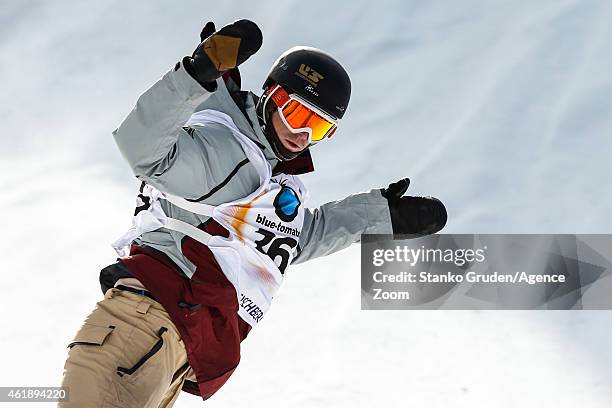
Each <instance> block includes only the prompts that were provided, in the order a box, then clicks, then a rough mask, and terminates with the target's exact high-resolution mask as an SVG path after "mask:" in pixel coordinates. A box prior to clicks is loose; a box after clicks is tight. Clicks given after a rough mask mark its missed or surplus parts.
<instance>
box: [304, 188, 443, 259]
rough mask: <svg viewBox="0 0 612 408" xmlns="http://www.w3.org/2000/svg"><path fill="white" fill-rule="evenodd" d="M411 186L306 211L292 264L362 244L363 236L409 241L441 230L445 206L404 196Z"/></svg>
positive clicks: (368, 194) (359, 195)
mask: <svg viewBox="0 0 612 408" xmlns="http://www.w3.org/2000/svg"><path fill="white" fill-rule="evenodd" d="M409 184H410V180H409V179H402V180H400V181H398V182H396V183H392V184H391V185H389V187H387V188H385V189H375V190H371V191H370V192H367V193H359V194H353V195H350V196H348V197H347V198H345V199H343V200H339V201H334V202H330V203H326V204H323V205H322V206H320V207H318V208H314V209H310V208H307V209H306V214H305V218H304V225H303V227H302V234H301V235H300V241H299V243H298V254H297V255H296V256H295V257H294V258H293V262H292V263H296V264H297V263H301V262H304V261H307V260H309V259H313V258H318V257H320V256H325V255H329V254H332V253H334V252H336V251H339V250H341V249H344V248H346V247H348V246H349V245H351V244H352V243H354V242H359V241H360V239H361V235H362V234H394V235H401V236H404V237H407V238H410V237H419V236H425V235H429V234H434V233H436V232H438V231H440V230H441V229H442V228H444V225H446V220H447V213H446V208H445V207H444V204H442V202H441V201H439V200H437V199H435V198H432V197H410V196H408V197H402V196H403V194H404V193H405V192H406V190H407V189H408V185H409Z"/></svg>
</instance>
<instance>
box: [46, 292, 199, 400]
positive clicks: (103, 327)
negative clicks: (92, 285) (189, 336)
mask: <svg viewBox="0 0 612 408" xmlns="http://www.w3.org/2000/svg"><path fill="white" fill-rule="evenodd" d="M69 347H70V350H69V351H68V358H67V360H66V364H65V366H64V377H63V381H62V387H68V401H66V402H60V403H59V405H58V406H59V407H62V408H69V407H70V408H72V407H79V408H88V407H96V408H107V407H117V408H119V407H121V408H137V407H143V408H149V407H154V408H161V407H171V406H172V405H173V404H174V402H175V401H176V398H177V397H178V395H179V393H180V391H181V387H182V385H183V381H184V380H185V375H186V374H187V371H188V368H189V365H188V363H187V354H186V352H185V346H184V344H183V341H182V340H181V339H180V336H179V334H178V332H177V330H176V327H175V326H174V324H173V323H172V322H171V321H170V317H169V316H168V313H166V311H165V310H164V308H163V307H162V306H161V305H160V304H159V303H157V302H156V301H154V300H152V299H150V298H148V297H145V296H141V295H139V294H136V293H131V292H127V291H122V290H119V289H116V288H111V289H109V290H108V291H107V292H106V294H105V296H104V299H103V300H102V301H100V302H98V303H97V305H96V307H95V309H94V310H93V312H92V313H91V314H90V315H89V316H88V317H87V319H86V320H85V322H84V323H83V326H82V327H81V329H80V330H79V331H78V333H77V334H76V336H75V338H74V340H73V341H72V342H71V343H70V346H69Z"/></svg>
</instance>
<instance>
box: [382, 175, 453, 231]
mask: <svg viewBox="0 0 612 408" xmlns="http://www.w3.org/2000/svg"><path fill="white" fill-rule="evenodd" d="M409 185H410V179H409V178H405V179H401V180H400V181H398V182H395V183H391V184H390V185H389V187H387V188H383V189H381V193H382V195H383V196H384V197H385V198H386V199H387V201H388V203H389V212H390V213H391V225H392V226H393V234H394V235H406V236H411V238H417V237H422V236H425V235H429V234H434V233H436V232H438V231H440V230H441V229H442V228H444V225H446V219H447V214H446V208H445V207H444V204H442V202H441V201H440V200H438V199H437V198H433V197H410V196H407V197H402V195H403V194H404V193H405V192H406V190H408V186H409ZM406 238H409V237H406Z"/></svg>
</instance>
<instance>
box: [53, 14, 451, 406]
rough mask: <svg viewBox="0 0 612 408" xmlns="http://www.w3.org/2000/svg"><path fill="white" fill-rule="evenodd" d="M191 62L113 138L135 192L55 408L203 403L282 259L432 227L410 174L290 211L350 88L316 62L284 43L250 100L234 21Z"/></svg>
mask: <svg viewBox="0 0 612 408" xmlns="http://www.w3.org/2000/svg"><path fill="white" fill-rule="evenodd" d="M200 40H201V42H200V44H199V45H198V46H197V48H196V49H195V51H194V52H193V55H191V56H188V57H185V58H183V59H182V60H181V61H179V62H178V63H177V64H176V65H175V66H174V68H173V69H171V70H170V71H169V72H168V73H166V74H165V75H164V76H163V77H162V78H161V79H160V80H159V81H158V82H157V83H155V84H154V85H153V86H152V87H151V88H150V89H149V90H147V91H146V92H145V93H144V94H143V95H142V96H141V97H140V98H139V99H138V102H137V103H136V106H135V107H134V109H133V110H132V111H131V112H130V113H129V115H128V116H127V117H126V119H125V120H124V121H123V122H122V123H121V125H120V126H119V128H118V129H116V130H115V131H114V132H113V135H114V138H115V141H116V143H117V145H118V147H119V150H120V151H121V153H122V155H123V156H124V158H125V159H126V161H127V162H128V163H129V165H130V167H131V168H132V170H133V172H134V174H135V175H136V177H137V178H138V179H139V180H140V181H141V182H142V184H141V187H140V191H139V195H138V199H137V208H136V211H135V214H134V218H133V224H132V227H131V228H130V229H129V230H128V231H127V232H126V233H125V234H124V235H123V236H122V237H121V238H119V239H118V240H117V241H116V242H115V243H114V244H113V246H114V247H115V249H116V250H117V252H118V253H119V254H120V258H119V259H118V262H117V263H115V264H112V265H110V266H108V267H106V268H104V269H103V270H102V271H101V272H100V284H101V287H102V291H103V293H104V299H103V300H101V301H100V302H98V303H97V305H96V307H95V308H94V310H93V312H92V313H91V314H90V315H89V316H88V317H87V318H86V320H85V322H84V324H83V325H82V327H81V328H80V329H79V331H78V332H77V334H76V336H75V338H74V340H73V341H72V342H71V343H70V345H69V352H68V358H67V360H66V364H65V367H64V377H63V382H62V386H65V387H68V389H69V401H67V402H64V403H60V406H62V407H80V408H82V407H94V406H95V407H111V406H112V407H130V408H133V407H170V406H172V405H173V403H174V401H175V400H176V398H177V397H178V394H179V392H180V391H181V390H184V391H187V392H190V393H192V394H195V395H199V396H201V397H202V398H203V399H207V398H209V397H210V396H211V395H213V394H214V393H215V392H216V391H217V390H218V389H219V388H220V387H221V386H222V385H223V384H224V383H225V382H226V381H227V379H228V378H229V377H230V376H231V374H232V373H233V372H234V370H235V368H236V366H237V365H238V362H239V360H240V343H241V342H242V341H243V340H244V339H245V338H246V337H247V335H248V333H249V331H250V330H251V328H252V327H254V326H255V325H256V324H257V323H258V322H259V321H261V319H263V318H264V317H265V315H266V312H267V310H268V308H269V307H270V302H271V300H272V298H273V297H274V294H275V292H276V291H277V290H278V288H279V285H280V284H281V282H282V280H283V276H284V274H285V272H286V269H287V267H288V266H289V265H290V264H295V263H299V262H304V261H307V260H309V259H313V258H316V257H320V256H324V255H328V254H331V253H333V252H336V251H338V250H341V249H343V248H346V247H348V246H349V245H350V244H352V243H354V242H358V241H359V240H360V236H361V234H366V233H382V234H391V233H393V234H409V236H414V237H417V236H424V235H427V234H432V233H435V232H437V231H439V230H441V229H442V228H443V227H444V225H445V223H446V217H447V216H446V210H445V208H444V205H443V204H442V203H441V202H440V201H439V200H437V199H435V198H431V197H402V196H403V194H404V193H405V191H406V189H407V188H408V184H409V180H408V179H403V180H400V181H398V182H396V183H392V184H391V185H390V186H389V187H387V188H383V189H374V190H371V191H370V192H367V193H359V194H353V195H351V196H349V197H347V198H345V199H343V200H340V201H336V202H330V203H327V204H324V205H322V206H320V207H318V208H314V209H310V208H305V207H304V205H303V203H304V200H305V198H306V195H307V191H306V188H305V187H304V185H303V184H302V183H301V181H300V179H299V178H298V177H297V176H298V175H299V174H304V173H307V172H311V171H313V165H312V161H311V157H310V148H311V147H313V146H314V145H316V144H318V143H320V142H322V141H325V140H327V139H329V138H331V137H332V135H333V134H334V132H335V131H336V129H337V128H338V124H339V121H340V120H341V119H342V117H343V116H344V114H345V112H346V109H347V106H348V102H349V98H350V93H351V82H350V79H349V76H348V74H347V72H346V71H345V70H344V68H343V67H342V66H341V65H340V64H339V63H338V62H337V61H336V60H335V59H334V58H333V57H331V56H330V55H328V54H327V53H325V52H323V51H321V50H318V49H315V48H310V47H295V48H292V49H290V50H288V51H286V52H285V53H283V54H282V55H281V56H280V58H279V59H278V60H277V61H276V62H275V63H274V64H273V66H272V69H271V70H270V72H269V74H268V76H267V78H266V80H265V82H264V85H263V94H262V96H261V97H259V98H258V97H257V96H255V95H254V94H253V93H251V92H245V91H241V90H240V75H239V72H238V69H237V67H238V66H239V65H240V64H242V63H243V62H244V61H246V60H247V59H248V58H249V57H250V56H251V55H253V54H254V53H255V52H256V51H257V50H258V49H259V48H260V47H261V44H262V33H261V31H260V29H259V28H258V27H257V25H256V24H255V23H253V22H251V21H248V20H239V21H235V22H234V23H232V24H229V25H227V26H225V27H223V28H222V29H221V30H219V31H216V29H215V26H214V24H213V23H211V22H209V23H207V24H206V25H205V27H204V29H203V30H202V33H201V35H200Z"/></svg>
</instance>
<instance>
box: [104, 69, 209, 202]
mask: <svg viewBox="0 0 612 408" xmlns="http://www.w3.org/2000/svg"><path fill="white" fill-rule="evenodd" d="M211 94H212V93H211V92H209V91H207V90H206V89H204V88H203V87H202V86H201V85H200V84H199V83H198V82H196V81H195V80H194V79H193V78H192V77H191V76H190V75H189V74H188V73H187V72H186V71H185V69H184V68H183V66H182V64H181V65H180V66H178V69H176V70H171V71H170V72H168V73H166V74H165V75H164V76H163V77H162V78H161V79H160V80H159V81H157V82H156V83H155V84H154V85H153V86H152V87H151V88H149V89H148V90H147V91H146V92H145V93H144V94H142V95H141V96H140V98H138V102H137V103H136V106H135V107H134V109H132V111H131V112H130V113H129V114H128V116H127V117H126V118H125V119H124V121H123V122H122V123H121V125H120V126H119V128H117V129H116V130H115V131H114V132H113V136H114V138H115V142H116V143H117V146H118V147H119V150H120V151H121V154H122V155H123V157H124V158H125V160H126V161H127V162H128V164H129V165H130V167H131V168H132V170H133V172H134V174H135V175H136V177H138V178H139V179H140V180H143V181H146V182H148V183H150V184H152V185H155V186H156V187H158V188H160V189H162V190H163V191H167V192H172V193H174V194H181V193H182V194H187V193H189V192H191V194H194V192H196V191H198V190H205V189H206V188H207V186H206V181H207V180H206V177H202V175H206V174H208V171H207V168H206V167H207V165H208V163H206V162H205V161H204V158H203V157H202V155H198V154H197V151H198V149H196V148H194V146H190V144H193V143H195V142H194V140H193V139H192V138H191V137H189V135H188V134H187V132H186V131H185V130H184V129H183V128H182V126H183V125H184V124H185V122H186V121H187V119H189V117H190V116H191V114H192V113H193V112H194V110H195V108H196V107H197V106H198V105H199V104H200V103H202V102H203V101H205V100H206V99H207V98H208V97H209V96H210V95H211ZM170 167H177V168H181V169H180V171H176V170H177V169H175V170H174V171H173V172H169V173H174V174H176V175H177V177H180V180H179V179H177V180H176V181H177V182H176V183H173V182H172V180H169V179H168V178H169V177H172V175H171V174H167V175H166V176H165V178H162V177H161V176H162V175H163V174H165V173H166V172H167V171H168V169H169V168H170ZM190 174H197V175H199V176H200V177H197V178H196V177H194V178H193V180H197V183H198V184H197V186H196V185H189V184H190V183H189V180H190V178H189V177H185V176H186V175H190ZM169 187H170V188H169ZM172 187H174V188H179V187H180V189H181V190H183V191H168V190H172V189H173V188H172Z"/></svg>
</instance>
